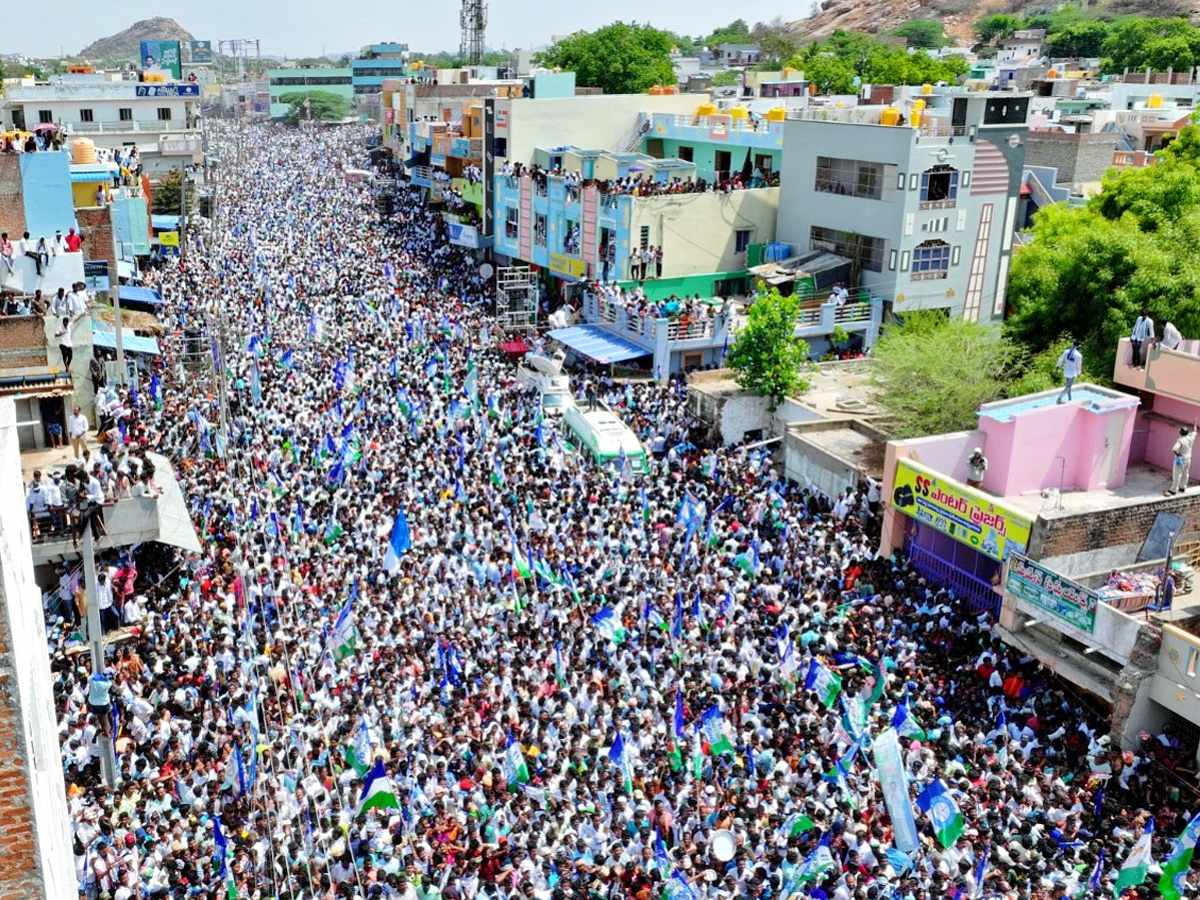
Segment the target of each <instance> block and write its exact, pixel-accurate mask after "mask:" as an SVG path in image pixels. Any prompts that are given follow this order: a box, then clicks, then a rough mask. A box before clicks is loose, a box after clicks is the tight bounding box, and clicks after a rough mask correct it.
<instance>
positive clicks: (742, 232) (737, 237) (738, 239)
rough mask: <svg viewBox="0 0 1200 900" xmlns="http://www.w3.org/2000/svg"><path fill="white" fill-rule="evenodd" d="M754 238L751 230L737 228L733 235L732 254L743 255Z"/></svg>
mask: <svg viewBox="0 0 1200 900" xmlns="http://www.w3.org/2000/svg"><path fill="white" fill-rule="evenodd" d="M753 236H754V229H753V228H739V229H737V231H735V232H734V233H733V252H734V253H745V252H746V248H747V247H749V246H750V239H751V238H752V237H753Z"/></svg>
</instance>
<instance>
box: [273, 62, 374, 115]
mask: <svg viewBox="0 0 1200 900" xmlns="http://www.w3.org/2000/svg"><path fill="white" fill-rule="evenodd" d="M353 81H354V76H353V70H352V69H349V68H339V67H335V66H328V67H321V68H311V69H270V70H269V71H268V72H267V90H268V92H269V94H270V104H271V106H270V113H271V118H272V119H280V118H283V117H284V116H286V115H287V114H288V111H289V110H290V109H291V107H290V106H289V105H288V104H287V103H284V102H283V97H284V96H285V95H287V94H292V93H303V92H305V91H323V92H325V93H327V94H333V95H335V96H337V97H341V98H342V99H343V100H346V101H347V102H352V101H353V100H354V84H353Z"/></svg>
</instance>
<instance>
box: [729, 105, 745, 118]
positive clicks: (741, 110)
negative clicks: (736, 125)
mask: <svg viewBox="0 0 1200 900" xmlns="http://www.w3.org/2000/svg"><path fill="white" fill-rule="evenodd" d="M729 118H731V119H733V120H734V121H735V122H736V121H737V120H739V119H743V120H744V119H748V118H750V110H748V109H746V107H744V106H731V107H730V108H729Z"/></svg>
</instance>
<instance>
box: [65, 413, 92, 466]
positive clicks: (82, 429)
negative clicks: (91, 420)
mask: <svg viewBox="0 0 1200 900" xmlns="http://www.w3.org/2000/svg"><path fill="white" fill-rule="evenodd" d="M88 427H89V426H88V420H87V416H85V415H84V414H83V410H81V409H80V408H79V407H78V406H76V407H75V409H74V410H72V411H71V415H69V416H67V437H68V438H69V439H70V441H71V452H72V453H74V454H75V458H76V459H82V458H83V451H84V450H86V449H87V433H88Z"/></svg>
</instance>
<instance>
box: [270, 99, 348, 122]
mask: <svg viewBox="0 0 1200 900" xmlns="http://www.w3.org/2000/svg"><path fill="white" fill-rule="evenodd" d="M279 102H280V103H285V104H287V105H288V106H289V107H290V109H289V110H288V111H287V113H286V114H285V115H284V117H283V120H284V121H285V122H286V123H288V124H289V125H295V124H296V123H297V122H299V121H301V120H304V121H309V120H311V121H314V122H337V121H339V120H341V119H344V118H346V116H348V115H350V101H349V100H347V99H346V98H345V97H339V96H338V95H337V94H331V93H330V92H329V91H289V92H288V93H286V94H281V95H280V97H279Z"/></svg>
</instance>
